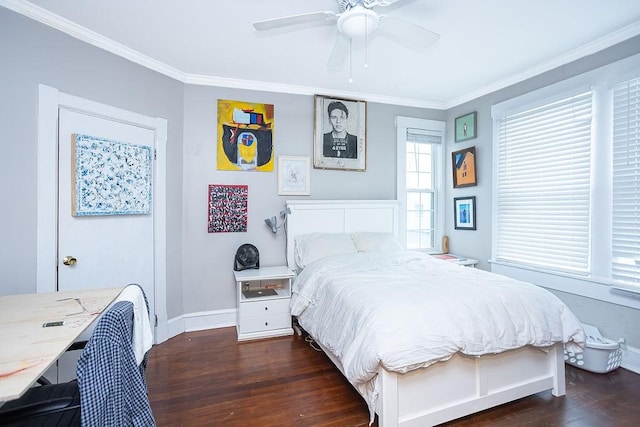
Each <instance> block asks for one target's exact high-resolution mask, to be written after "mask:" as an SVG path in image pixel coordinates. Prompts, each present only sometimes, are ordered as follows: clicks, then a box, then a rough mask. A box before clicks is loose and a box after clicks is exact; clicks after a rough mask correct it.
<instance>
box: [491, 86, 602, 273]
mask: <svg viewBox="0 0 640 427" xmlns="http://www.w3.org/2000/svg"><path fill="white" fill-rule="evenodd" d="M591 111H592V93H591V92H590V91H588V92H584V93H579V94H575V95H572V96H568V97H565V98H562V99H559V100H554V101H553V102H549V103H545V104H543V105H540V106H537V107H535V108H531V109H528V110H525V111H521V112H516V113H512V114H508V115H505V116H503V117H500V118H498V119H497V130H498V136H497V142H498V147H497V149H498V153H497V170H498V173H497V197H496V201H495V203H496V214H497V216H496V221H495V224H496V228H497V242H496V243H497V245H496V254H495V257H496V259H498V260H505V261H512V262H517V263H522V264H529V265H535V266H541V267H544V268H548V269H554V270H563V271H568V272H572V273H578V274H586V272H587V271H588V268H589V241H590V239H589V237H590V235H589V231H590V219H591V210H590V188H591V186H590V167H591Z"/></svg>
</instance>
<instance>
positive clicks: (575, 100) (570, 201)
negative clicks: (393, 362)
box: [492, 56, 640, 301]
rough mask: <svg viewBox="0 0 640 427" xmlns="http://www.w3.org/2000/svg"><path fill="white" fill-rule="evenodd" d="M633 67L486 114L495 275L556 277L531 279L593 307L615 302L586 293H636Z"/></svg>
mask: <svg viewBox="0 0 640 427" xmlns="http://www.w3.org/2000/svg"><path fill="white" fill-rule="evenodd" d="M639 65H640V56H637V57H633V58H629V59H628V60H626V61H620V62H619V63H617V64H611V65H610V66H607V67H603V68H600V69H597V70H594V71H593V72H590V73H585V74H584V75H581V76H577V77H575V78H572V79H569V80H567V81H564V82H560V83H558V84H555V85H552V86H549V87H546V88H543V89H540V90H538V91H535V92H532V93H529V94H526V95H523V96H521V97H518V98H514V99H512V100H509V101H505V102H503V103H501V104H497V105H494V106H493V108H492V115H493V118H494V169H495V171H494V197H493V215H494V218H495V221H494V230H493V232H494V235H493V250H492V252H493V253H492V256H493V261H494V262H495V263H496V267H497V270H498V271H502V272H507V271H510V272H514V273H515V274H519V272H518V273H516V272H515V271H514V270H513V269H514V268H520V269H521V270H523V269H524V270H527V271H529V272H532V273H526V274H528V275H531V274H537V273H534V272H543V273H553V272H555V273H557V274H556V275H555V276H546V277H547V278H549V277H554V279H550V280H547V279H545V278H544V277H545V276H535V277H537V278H538V283H540V282H544V285H545V286H548V287H551V288H554V289H557V290H561V291H565V290H566V291H570V292H575V293H578V294H580V295H585V296H593V297H595V298H598V299H605V300H609V299H610V298H614V297H611V296H610V295H611V294H610V293H609V292H606V291H605V292H601V291H599V290H598V289H596V288H595V287H593V286H594V285H596V286H597V285H601V284H605V285H613V286H614V287H622V288H624V289H627V290H631V291H632V292H635V293H638V294H640V76H638V71H637V70H638V66H639ZM492 269H493V267H492ZM522 274H524V273H522ZM561 276H564V277H567V278H570V279H576V278H582V281H580V282H576V281H573V282H572V281H563V279H561ZM522 277H526V276H522ZM578 283H579V285H578ZM583 289H585V290H584V293H583V291H582V290H583ZM611 301H613V299H611ZM616 301H619V300H616Z"/></svg>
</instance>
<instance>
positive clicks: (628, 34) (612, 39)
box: [446, 22, 640, 109]
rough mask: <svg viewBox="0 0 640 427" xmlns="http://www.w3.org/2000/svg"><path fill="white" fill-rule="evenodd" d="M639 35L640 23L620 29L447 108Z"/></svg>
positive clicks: (450, 102)
mask: <svg viewBox="0 0 640 427" xmlns="http://www.w3.org/2000/svg"><path fill="white" fill-rule="evenodd" d="M638 34H640V22H635V23H633V24H631V25H628V26H626V27H624V28H621V29H619V30H618V31H615V32H613V33H611V34H607V35H606V36H604V37H601V38H599V39H598V40H595V41H593V42H591V43H587V44H585V45H583V46H580V47H579V48H577V49H574V50H572V51H570V52H567V53H565V54H563V55H560V56H558V57H556V58H554V59H552V60H550V61H546V62H543V63H541V64H539V65H537V66H535V67H531V68H528V69H527V71H525V72H523V73H518V74H514V75H512V76H510V77H508V78H506V79H502V80H498V81H496V82H494V83H492V84H490V85H488V86H484V87H481V88H479V89H478V90H476V91H474V92H470V93H467V94H465V95H464V96H461V97H458V98H454V99H450V100H449V101H448V102H446V108H447V109H449V108H453V107H455V106H457V105H461V104H464V103H465V102H469V101H472V100H474V99H477V98H480V97H481V96H484V95H487V94H490V93H493V92H496V91H498V90H500V89H504V88H506V87H509V86H511V85H514V84H516V83H520V82H523V81H525V80H527V79H530V78H532V77H535V76H538V75H540V74H542V73H545V72H547V71H551V70H553V69H555V68H558V67H561V66H563V65H566V64H569V63H570V62H572V61H575V60H578V59H580V58H584V57H585V56H588V55H593V54H594V53H597V52H599V51H601V50H604V49H606V48H608V47H611V46H613V45H615V44H617V43H621V42H623V41H625V40H628V39H630V38H632V37H635V36H637V35H638Z"/></svg>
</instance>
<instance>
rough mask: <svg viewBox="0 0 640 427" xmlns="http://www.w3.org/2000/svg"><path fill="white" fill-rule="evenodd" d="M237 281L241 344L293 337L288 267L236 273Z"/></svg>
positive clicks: (238, 321)
mask: <svg viewBox="0 0 640 427" xmlns="http://www.w3.org/2000/svg"><path fill="white" fill-rule="evenodd" d="M233 274H234V276H235V278H236V287H237V288H238V289H237V301H238V316H237V326H236V329H237V331H238V341H244V340H252V339H257V338H267V337H278V336H283V335H293V328H292V327H291V312H290V311H289V301H290V300H291V279H292V278H293V277H294V273H293V271H291V270H289V268H288V267H285V266H276V267H262V268H256V269H248V270H242V271H234V272H233Z"/></svg>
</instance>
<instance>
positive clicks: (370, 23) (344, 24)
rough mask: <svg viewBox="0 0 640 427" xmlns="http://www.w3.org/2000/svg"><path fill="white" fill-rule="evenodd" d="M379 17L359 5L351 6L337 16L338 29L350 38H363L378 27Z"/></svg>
mask: <svg viewBox="0 0 640 427" xmlns="http://www.w3.org/2000/svg"><path fill="white" fill-rule="evenodd" d="M379 23H380V17H379V16H378V14H377V13H375V12H374V11H372V10H370V9H367V8H364V7H362V6H360V5H358V6H355V7H352V8H351V9H349V10H348V11H346V12H344V13H343V14H342V15H340V17H339V18H338V29H339V30H340V32H341V33H342V34H344V35H345V36H347V37H350V38H352V39H353V38H363V37H364V36H366V35H367V34H370V33H371V32H373V31H374V30H375V29H376V28H378V24H379Z"/></svg>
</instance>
